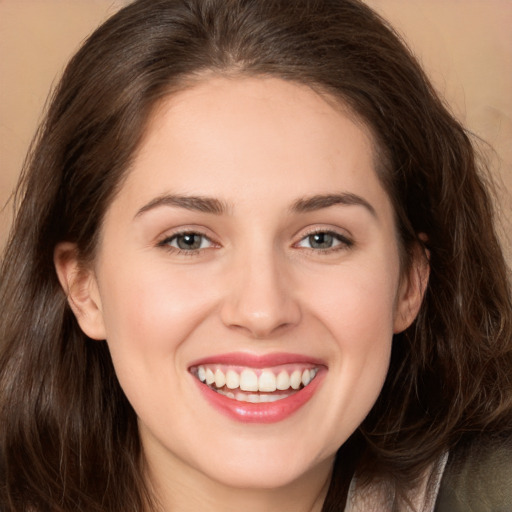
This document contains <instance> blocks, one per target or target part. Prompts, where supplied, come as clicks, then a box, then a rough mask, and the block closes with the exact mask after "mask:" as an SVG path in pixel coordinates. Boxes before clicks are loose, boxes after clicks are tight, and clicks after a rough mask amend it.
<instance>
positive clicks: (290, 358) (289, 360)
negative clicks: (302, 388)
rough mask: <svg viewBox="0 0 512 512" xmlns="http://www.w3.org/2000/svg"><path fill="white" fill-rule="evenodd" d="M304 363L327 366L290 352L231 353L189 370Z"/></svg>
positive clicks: (197, 363) (196, 362)
mask: <svg viewBox="0 0 512 512" xmlns="http://www.w3.org/2000/svg"><path fill="white" fill-rule="evenodd" d="M293 363H303V364H312V365H315V366H325V363H324V362H323V361H322V360H321V359H318V358H316V357H311V356H307V355H304V354H293V353H288V352H276V353H272V354H251V353H248V352H231V353H227V354H216V355H212V356H208V357H204V358H201V359H197V360H196V361H193V362H192V363H191V364H190V365H189V368H193V367H195V366H201V365H207V364H224V365H233V366H246V367H248V368H269V367H272V366H279V365H284V364H293Z"/></svg>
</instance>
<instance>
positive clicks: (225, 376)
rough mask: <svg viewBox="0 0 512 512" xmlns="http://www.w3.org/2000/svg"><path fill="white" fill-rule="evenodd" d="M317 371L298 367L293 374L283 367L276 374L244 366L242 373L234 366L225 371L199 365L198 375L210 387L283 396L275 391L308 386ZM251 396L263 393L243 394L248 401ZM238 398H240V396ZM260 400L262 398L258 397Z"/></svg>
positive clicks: (270, 370)
mask: <svg viewBox="0 0 512 512" xmlns="http://www.w3.org/2000/svg"><path fill="white" fill-rule="evenodd" d="M317 373H318V368H306V369H304V370H299V369H297V370H294V371H293V372H291V374H290V373H289V372H288V371H286V370H285V369H282V370H281V371H280V372H279V373H278V374H277V375H276V374H275V373H274V371H272V369H270V368H267V369H262V370H253V369H251V368H244V369H243V370H242V371H241V373H239V371H237V370H236V369H233V368H229V369H227V371H225V370H223V369H221V368H216V367H215V366H213V367H208V366H198V367H197V373H196V376H197V378H198V379H199V380H200V381H201V382H205V383H206V384H207V385H208V386H210V387H215V388H216V390H220V389H222V388H224V387H226V388H227V389H229V390H231V389H232V390H236V389H240V390H241V391H246V392H253V393H254V392H256V393H257V392H261V393H274V395H268V396H281V395H275V391H276V390H279V391H286V390H288V389H290V388H291V389H293V390H298V389H300V388H301V386H307V385H308V384H309V383H310V382H311V381H312V380H313V379H314V378H315V376H316V374H317ZM258 374H259V376H258ZM222 394H226V393H222ZM231 395H232V393H231ZM251 396H252V397H253V398H251V400H253V399H255V398H254V397H255V396H256V397H260V396H262V395H254V396H253V395H248V394H243V397H244V398H243V400H245V401H248V398H247V397H251ZM230 398H231V396H230ZM236 399H237V400H238V398H236ZM277 399H279V398H277ZM272 400H273V399H272ZM258 401H261V400H260V399H259V398H258Z"/></svg>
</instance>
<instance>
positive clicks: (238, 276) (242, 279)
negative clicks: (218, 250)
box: [222, 241, 300, 338]
mask: <svg viewBox="0 0 512 512" xmlns="http://www.w3.org/2000/svg"><path fill="white" fill-rule="evenodd" d="M251 246H252V247H247V248H246V250H243V251H242V250H241V251H240V252H239V253H238V254H237V255H236V256H235V258H234V261H233V266H232V272H231V273H230V283H228V284H227V286H228V290H227V293H226V297H225V301H224V304H223V309H222V319H223V322H224V323H225V324H226V325H228V326H230V327H237V328H239V329H243V330H244V331H246V332H247V333H250V335H251V336H253V337H255V338H264V337H268V336H270V335H272V334H273V333H275V332H276V331H278V330H279V331H282V330H283V329H284V328H286V327H290V326H293V325H295V324H296V323H298V321H299V320H300V307H299V304H298V302H297V300H296V299H295V297H294V293H293V283H292V280H291V279H289V271H288V268H287V261H286V257H285V255H284V254H282V253H281V252H280V251H278V250H277V249H276V248H275V247H273V246H272V244H269V243H268V241H267V243H266V244H259V245H258V247H254V245H252V244H251ZM288 263H289V262H288Z"/></svg>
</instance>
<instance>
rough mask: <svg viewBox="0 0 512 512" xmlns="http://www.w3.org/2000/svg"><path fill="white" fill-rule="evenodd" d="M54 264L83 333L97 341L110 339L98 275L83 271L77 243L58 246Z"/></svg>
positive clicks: (55, 251) (89, 270)
mask: <svg viewBox="0 0 512 512" xmlns="http://www.w3.org/2000/svg"><path fill="white" fill-rule="evenodd" d="M53 262H54V265H55V270H56V271H57V276H58V278H59V282H60V284H61V286H62V288H63V290H64V293H65V294H66V296H67V298H68V303H69V306H70V307H71V309H72V311H73V313H74V314H75V317H76V319H77V321H78V324H79V325H80V328H81V329H82V331H83V332H84V333H85V334H86V335H87V336H89V338H92V339H95V340H103V339H105V338H106V334H105V326H104V322H103V313H102V308H101V298H100V295H99V290H98V284H97V281H96V277H95V275H94V272H93V271H92V270H91V269H86V268H83V266H82V265H81V264H80V261H79V258H78V252H77V249H76V246H75V244H72V243H69V242H62V243H60V244H58V245H57V246H56V247H55V250H54V253H53Z"/></svg>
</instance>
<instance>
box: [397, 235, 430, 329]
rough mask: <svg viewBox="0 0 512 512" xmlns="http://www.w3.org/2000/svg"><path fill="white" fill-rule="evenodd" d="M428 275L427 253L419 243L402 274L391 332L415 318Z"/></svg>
mask: <svg viewBox="0 0 512 512" xmlns="http://www.w3.org/2000/svg"><path fill="white" fill-rule="evenodd" d="M429 275H430V264H429V260H428V254H427V253H426V252H425V251H424V249H423V247H422V246H420V245H419V244H418V245H417V246H416V247H415V249H414V256H413V261H412V264H411V267H410V269H409V272H408V274H407V275H405V276H403V278H402V283H401V285H400V289H399V291H398V297H397V306H396V313H395V322H394V329H393V332H394V333H395V334H398V333H400V332H402V331H404V330H405V329H407V328H408V327H409V326H410V325H411V324H412V323H413V322H414V320H415V319H416V317H417V315H418V313H419V311H420V308H421V304H422V302H423V297H424V295H425V290H426V289H427V285H428V279H429Z"/></svg>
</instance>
